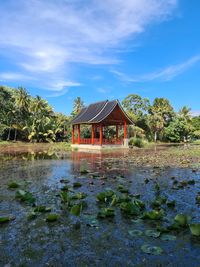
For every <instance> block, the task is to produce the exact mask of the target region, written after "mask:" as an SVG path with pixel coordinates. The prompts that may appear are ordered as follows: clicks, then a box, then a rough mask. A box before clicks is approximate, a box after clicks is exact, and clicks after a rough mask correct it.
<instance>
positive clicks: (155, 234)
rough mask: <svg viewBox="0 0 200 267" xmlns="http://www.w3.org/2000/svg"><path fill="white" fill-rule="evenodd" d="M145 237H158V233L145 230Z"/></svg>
mask: <svg viewBox="0 0 200 267" xmlns="http://www.w3.org/2000/svg"><path fill="white" fill-rule="evenodd" d="M145 235H146V236H149V237H159V236H160V232H159V231H156V230H146V231H145Z"/></svg>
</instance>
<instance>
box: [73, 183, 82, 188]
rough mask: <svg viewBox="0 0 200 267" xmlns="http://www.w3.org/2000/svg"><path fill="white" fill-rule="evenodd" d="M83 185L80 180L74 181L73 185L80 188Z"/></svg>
mask: <svg viewBox="0 0 200 267" xmlns="http://www.w3.org/2000/svg"><path fill="white" fill-rule="evenodd" d="M81 186H82V184H81V183H79V182H75V183H73V187H74V188H78V187H81Z"/></svg>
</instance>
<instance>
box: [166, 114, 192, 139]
mask: <svg viewBox="0 0 200 267" xmlns="http://www.w3.org/2000/svg"><path fill="white" fill-rule="evenodd" d="M192 132H193V127H192V125H191V124H190V123H188V121H187V119H186V118H185V117H184V116H181V115H180V114H178V115H177V116H176V117H175V118H174V119H173V121H172V122H171V123H170V124H169V126H168V127H167V128H166V129H165V136H166V138H167V140H169V141H171V142H181V141H184V142H185V141H187V140H188V139H189V137H190V135H191V134H192Z"/></svg>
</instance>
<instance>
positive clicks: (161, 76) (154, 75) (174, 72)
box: [111, 55, 200, 82]
mask: <svg viewBox="0 0 200 267" xmlns="http://www.w3.org/2000/svg"><path fill="white" fill-rule="evenodd" d="M199 61H200V55H197V56H194V57H192V58H190V59H188V60H186V61H185V62H183V63H180V64H177V65H171V66H168V67H166V68H164V69H161V70H158V71H155V72H150V73H146V74H141V75H127V74H125V73H122V72H120V71H116V70H112V71H111V72H112V73H114V74H115V75H116V76H117V77H119V78H120V79H121V80H123V81H126V82H147V81H154V80H160V81H170V80H172V79H173V78H175V77H176V76H178V75H180V74H182V73H183V72H185V71H187V70H188V69H189V68H191V67H192V66H194V65H195V64H196V63H198V62H199Z"/></svg>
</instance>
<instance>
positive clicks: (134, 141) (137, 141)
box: [128, 137, 145, 148]
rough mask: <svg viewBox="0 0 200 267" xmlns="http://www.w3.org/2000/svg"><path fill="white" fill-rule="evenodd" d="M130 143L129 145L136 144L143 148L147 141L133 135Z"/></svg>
mask: <svg viewBox="0 0 200 267" xmlns="http://www.w3.org/2000/svg"><path fill="white" fill-rule="evenodd" d="M128 144H129V146H136V147H139V148H142V147H144V146H145V141H144V140H143V139H142V138H138V137H131V138H130V140H129V143H128Z"/></svg>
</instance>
